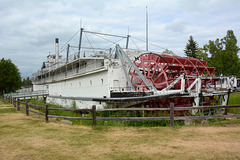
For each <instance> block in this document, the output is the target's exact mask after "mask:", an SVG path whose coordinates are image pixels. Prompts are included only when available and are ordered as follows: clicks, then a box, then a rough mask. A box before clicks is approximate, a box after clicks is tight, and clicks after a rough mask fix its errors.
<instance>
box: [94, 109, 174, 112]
mask: <svg viewBox="0 0 240 160" xmlns="http://www.w3.org/2000/svg"><path fill="white" fill-rule="evenodd" d="M104 111H170V108H108V109H98V110H97V112H104Z"/></svg>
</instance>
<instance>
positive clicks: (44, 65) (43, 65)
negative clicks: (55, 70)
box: [41, 62, 46, 70]
mask: <svg viewBox="0 0 240 160" xmlns="http://www.w3.org/2000/svg"><path fill="white" fill-rule="evenodd" d="M44 68H46V64H45V62H43V64H42V67H41V70H43V69H44Z"/></svg>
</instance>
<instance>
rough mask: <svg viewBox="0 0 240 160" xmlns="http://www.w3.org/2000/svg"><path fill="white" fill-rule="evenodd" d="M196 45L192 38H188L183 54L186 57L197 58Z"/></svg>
mask: <svg viewBox="0 0 240 160" xmlns="http://www.w3.org/2000/svg"><path fill="white" fill-rule="evenodd" d="M197 51H198V44H197V42H196V41H194V40H193V37H192V36H190V39H189V40H188V43H187V44H186V46H185V49H184V52H185V55H186V56H188V57H193V58H197Z"/></svg>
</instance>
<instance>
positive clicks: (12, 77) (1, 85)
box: [0, 58, 21, 94]
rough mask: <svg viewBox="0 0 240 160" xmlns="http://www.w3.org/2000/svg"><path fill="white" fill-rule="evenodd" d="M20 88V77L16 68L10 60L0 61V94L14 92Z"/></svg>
mask: <svg viewBox="0 0 240 160" xmlns="http://www.w3.org/2000/svg"><path fill="white" fill-rule="evenodd" d="M20 87H21V76H20V72H19V70H18V68H17V67H16V66H15V65H14V64H13V63H12V61H11V60H10V59H8V60H5V59H4V58H2V59H1V61H0V94H3V93H4V92H5V93H8V92H14V91H16V90H17V89H19V88H20Z"/></svg>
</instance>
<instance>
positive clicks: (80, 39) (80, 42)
mask: <svg viewBox="0 0 240 160" xmlns="http://www.w3.org/2000/svg"><path fill="white" fill-rule="evenodd" d="M82 33H83V28H81V30H80V38H79V45H78V58H80V50H81V45H82Z"/></svg>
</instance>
